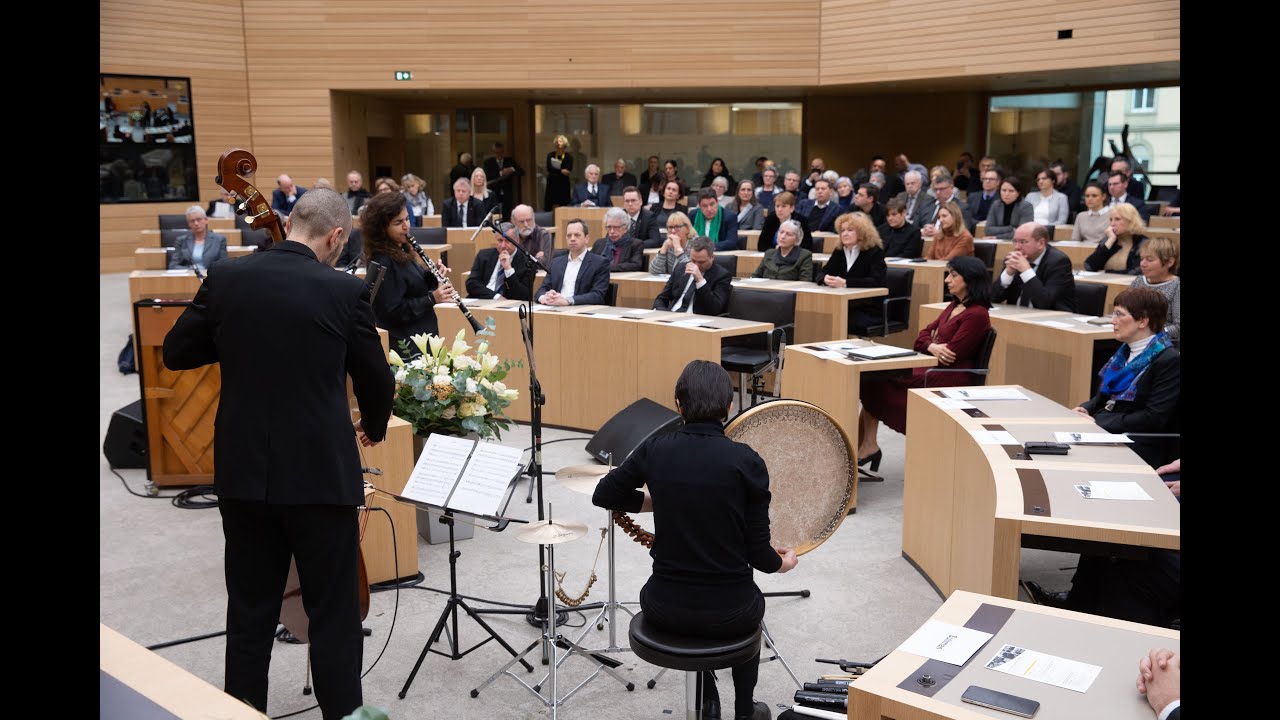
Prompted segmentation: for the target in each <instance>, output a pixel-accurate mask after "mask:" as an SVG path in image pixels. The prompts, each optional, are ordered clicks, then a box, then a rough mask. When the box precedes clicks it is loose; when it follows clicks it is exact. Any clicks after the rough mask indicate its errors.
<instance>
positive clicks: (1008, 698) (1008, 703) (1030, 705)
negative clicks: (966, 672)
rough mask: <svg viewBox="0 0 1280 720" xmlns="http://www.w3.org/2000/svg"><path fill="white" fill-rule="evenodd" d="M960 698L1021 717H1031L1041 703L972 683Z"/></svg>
mask: <svg viewBox="0 0 1280 720" xmlns="http://www.w3.org/2000/svg"><path fill="white" fill-rule="evenodd" d="M960 699H961V700H963V701H965V702H967V703H971V704H973V705H980V706H982V707H985V708H991V709H992V710H1001V711H1003V712H1007V713H1011V714H1013V715H1017V716H1019V717H1028V718H1029V717H1031V716H1033V715H1035V714H1036V711H1037V710H1039V709H1040V703H1039V702H1038V701H1036V700H1028V699H1027V698H1023V697H1018V696H1017V695H1009V694H1008V693H1002V692H997V691H995V690H989V689H987V688H984V687H978V686H977V685H970V686H969V689H968V690H965V691H964V694H963V695H961V696H960Z"/></svg>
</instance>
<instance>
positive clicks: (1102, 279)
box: [1076, 271, 1138, 315]
mask: <svg viewBox="0 0 1280 720" xmlns="http://www.w3.org/2000/svg"><path fill="white" fill-rule="evenodd" d="M1137 278H1138V276H1137V275H1125V274H1123V273H1113V272H1103V273H1090V272H1085V271H1081V272H1077V273H1076V282H1077V283H1091V284H1094V285H1106V286H1107V304H1106V305H1105V306H1104V307H1103V309H1102V313H1103V315H1106V314H1108V313H1110V312H1111V310H1112V308H1114V307H1115V304H1116V296H1118V295H1119V294H1120V293H1122V292H1124V291H1125V290H1128V289H1129V287H1130V286H1131V285H1133V281H1134V280H1136V279H1137Z"/></svg>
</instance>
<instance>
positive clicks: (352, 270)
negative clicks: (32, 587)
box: [342, 255, 360, 275]
mask: <svg viewBox="0 0 1280 720" xmlns="http://www.w3.org/2000/svg"><path fill="white" fill-rule="evenodd" d="M359 264H360V256H359V255H356V256H355V257H353V258H351V262H349V263H347V266H346V267H344V268H342V272H344V273H349V274H351V275H355V274H356V265H359Z"/></svg>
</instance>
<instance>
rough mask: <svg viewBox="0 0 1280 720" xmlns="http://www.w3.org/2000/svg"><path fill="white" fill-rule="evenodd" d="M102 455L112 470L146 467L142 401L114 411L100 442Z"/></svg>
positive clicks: (145, 436) (145, 432) (145, 430)
mask: <svg viewBox="0 0 1280 720" xmlns="http://www.w3.org/2000/svg"><path fill="white" fill-rule="evenodd" d="M102 454H103V455H106V456H107V462H108V463H109V464H110V465H111V467H113V468H145V467H146V466H147V426H146V425H144V424H143V423H142V401H141V400H135V401H133V402H131V403H129V404H128V405H125V406H124V407H122V408H120V409H119V410H117V411H115V414H113V415H112V416H111V424H110V425H108V426H107V439H106V440H103V441H102Z"/></svg>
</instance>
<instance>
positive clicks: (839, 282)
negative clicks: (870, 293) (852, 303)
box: [822, 275, 849, 288]
mask: <svg viewBox="0 0 1280 720" xmlns="http://www.w3.org/2000/svg"><path fill="white" fill-rule="evenodd" d="M822 284H823V285H826V286H827V287H832V288H842V287H847V286H848V285H849V283H847V282H845V279H844V278H842V277H840V276H839V275H824V276H823V278H822Z"/></svg>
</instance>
